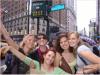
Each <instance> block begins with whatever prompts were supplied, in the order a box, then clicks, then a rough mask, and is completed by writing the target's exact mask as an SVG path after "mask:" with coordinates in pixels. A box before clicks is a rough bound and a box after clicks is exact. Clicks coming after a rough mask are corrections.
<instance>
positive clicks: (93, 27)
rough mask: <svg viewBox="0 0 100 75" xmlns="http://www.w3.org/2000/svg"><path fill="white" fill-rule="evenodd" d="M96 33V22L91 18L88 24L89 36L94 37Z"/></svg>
mask: <svg viewBox="0 0 100 75" xmlns="http://www.w3.org/2000/svg"><path fill="white" fill-rule="evenodd" d="M96 35H97V30H96V22H95V19H91V20H90V24H89V37H90V38H92V39H95V36H96Z"/></svg>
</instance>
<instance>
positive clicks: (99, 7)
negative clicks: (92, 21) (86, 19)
mask: <svg viewBox="0 0 100 75" xmlns="http://www.w3.org/2000/svg"><path fill="white" fill-rule="evenodd" d="M96 9H97V10H96V11H97V14H96V24H97V34H98V36H100V0H97V7H96Z"/></svg>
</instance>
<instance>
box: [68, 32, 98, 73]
mask: <svg viewBox="0 0 100 75" xmlns="http://www.w3.org/2000/svg"><path fill="white" fill-rule="evenodd" d="M68 39H69V44H70V46H71V47H73V48H74V50H76V51H77V67H78V71H77V73H80V72H79V71H80V70H81V73H87V74H88V73H93V72H94V71H97V70H100V69H99V67H100V57H98V56H96V55H95V54H94V53H93V52H92V50H90V48H89V47H88V46H86V45H85V44H84V42H82V40H81V39H80V36H79V34H78V33H77V32H69V33H68ZM89 65H90V66H89ZM91 65H92V66H91ZM85 66H87V67H86V68H85ZM93 66H94V67H93ZM87 70H88V71H87Z"/></svg>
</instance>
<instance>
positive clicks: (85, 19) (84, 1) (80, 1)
mask: <svg viewBox="0 0 100 75" xmlns="http://www.w3.org/2000/svg"><path fill="white" fill-rule="evenodd" d="M93 18H96V0H77V25H78V31H81V30H82V29H84V27H85V29H86V33H87V35H88V34H89V33H88V32H89V26H88V25H89V23H90V19H93Z"/></svg>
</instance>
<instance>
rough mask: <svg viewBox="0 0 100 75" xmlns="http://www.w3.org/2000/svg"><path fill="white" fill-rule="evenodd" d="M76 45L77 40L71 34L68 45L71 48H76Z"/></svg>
mask: <svg viewBox="0 0 100 75" xmlns="http://www.w3.org/2000/svg"><path fill="white" fill-rule="evenodd" d="M78 43H79V38H77V37H76V35H75V34H71V35H70V36H69V45H70V46H71V47H76V46H77V45H78Z"/></svg>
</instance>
